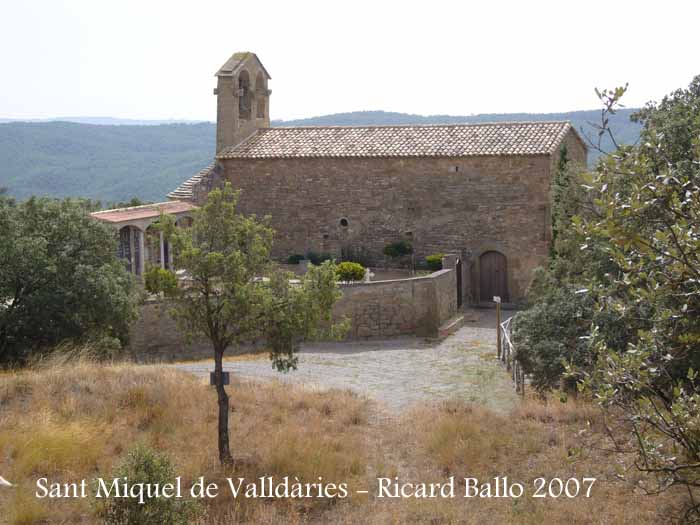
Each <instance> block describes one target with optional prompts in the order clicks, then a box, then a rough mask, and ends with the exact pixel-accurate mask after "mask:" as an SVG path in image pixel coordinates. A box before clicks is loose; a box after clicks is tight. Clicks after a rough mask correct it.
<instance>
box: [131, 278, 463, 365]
mask: <svg viewBox="0 0 700 525" xmlns="http://www.w3.org/2000/svg"><path fill="white" fill-rule="evenodd" d="M456 279H457V278H456V274H455V271H454V269H444V270H440V271H439V272H435V273H432V274H430V275H428V276H425V277H415V278H411V279H398V280H393V281H376V282H370V283H357V284H354V285H350V286H343V288H342V292H343V296H342V297H341V298H340V299H339V300H338V302H337V303H336V305H335V308H334V310H333V315H334V318H335V319H336V320H340V319H343V318H344V317H347V318H349V319H350V320H351V328H350V331H349V333H348V336H347V337H348V339H358V338H369V337H391V336H396V335H417V336H422V337H434V336H436V335H437V333H438V328H439V327H440V326H441V325H442V324H443V323H444V322H445V321H446V320H447V319H449V318H450V317H451V316H453V315H454V313H455V312H456V310H457V280H456ZM246 348H250V346H248V347H246ZM128 353H129V355H130V356H131V357H132V358H134V359H135V360H136V361H139V362H160V361H180V360H189V359H193V360H195V359H209V358H211V355H212V350H211V346H210V344H209V343H208V342H207V341H202V340H200V341H193V342H192V344H190V345H188V344H186V342H185V340H184V338H183V337H182V336H181V335H180V332H179V331H178V330H177V327H176V325H175V322H174V321H173V320H172V318H171V317H170V316H169V315H168V312H167V307H166V306H165V305H164V304H163V303H162V302H161V301H160V300H158V299H152V300H149V301H147V302H146V303H145V304H144V305H143V306H142V307H141V315H140V318H139V319H138V320H137V321H136V322H135V323H134V325H133V326H132V328H131V338H130V342H129V348H128Z"/></svg>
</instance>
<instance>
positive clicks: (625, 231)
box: [579, 76, 700, 519]
mask: <svg viewBox="0 0 700 525" xmlns="http://www.w3.org/2000/svg"><path fill="white" fill-rule="evenodd" d="M637 119H638V120H639V121H640V122H642V123H643V124H644V129H643V131H642V137H641V141H640V144H639V146H637V147H633V148H629V147H627V148H620V150H619V151H618V153H617V154H616V155H615V156H612V157H610V158H607V159H606V160H605V161H604V162H601V163H600V165H599V167H598V169H597V170H596V173H595V177H594V179H593V181H592V189H591V191H592V193H594V195H595V197H596V202H597V205H598V206H599V208H600V209H601V211H602V213H601V214H600V216H599V217H596V218H595V219H592V220H588V221H585V222H583V223H582V224H581V225H580V227H579V228H580V231H581V233H582V234H583V235H586V236H588V237H591V238H597V239H600V240H601V241H600V242H603V243H604V244H605V246H606V248H607V250H606V254H607V256H608V257H609V258H610V259H611V260H612V261H614V263H615V264H616V265H617V266H618V267H619V268H620V275H619V277H618V278H617V279H616V280H615V281H614V282H612V283H609V284H607V286H605V288H604V291H605V300H604V301H600V302H599V304H598V305H597V309H598V310H599V311H606V310H607V311H613V312H615V314H616V315H617V316H618V317H619V318H620V319H621V320H622V322H624V323H625V324H626V325H628V326H630V327H633V328H634V329H635V332H634V337H633V338H632V339H631V340H630V341H629V342H628V345H627V346H626V347H620V346H617V345H614V344H610V343H609V341H607V340H606V338H605V337H602V336H601V334H600V328H599V327H598V326H597V325H596V324H594V327H593V332H592V336H591V347H592V350H593V352H594V355H595V356H596V358H597V366H596V367H595V369H594V370H593V371H591V372H590V374H587V375H586V380H585V382H584V385H585V386H586V387H587V388H588V389H590V390H591V391H592V392H594V393H595V394H596V396H597V398H598V399H599V401H600V402H601V404H602V405H603V406H604V407H606V408H613V409H614V410H613V413H615V414H622V415H623V420H624V424H626V425H630V426H631V428H633V430H634V436H635V438H636V442H637V453H638V464H639V465H640V466H641V468H642V469H644V470H647V471H650V472H653V473H655V474H656V475H657V478H658V481H659V486H660V487H661V488H662V489H663V488H667V487H669V486H672V485H675V484H680V485H685V486H687V487H693V486H698V484H699V483H700V469H699V468H698V467H697V465H700V404H699V401H700V399H699V398H698V381H697V377H696V374H695V372H694V371H695V370H699V369H700V76H699V77H696V78H695V79H694V80H693V82H692V83H691V84H690V86H689V88H688V89H687V90H678V91H676V92H675V93H673V94H671V95H670V96H668V97H665V98H664V99H663V101H662V102H661V103H660V104H659V105H650V106H648V107H647V108H645V109H644V110H643V111H642V112H640V114H639V115H638V117H637ZM595 284H596V285H598V286H602V284H599V283H595ZM689 465H692V467H691V466H689ZM687 516H688V518H692V519H697V518H699V517H700V510H699V507H698V506H697V505H696V504H694V503H693V504H691V505H690V507H689V509H688V514H687Z"/></svg>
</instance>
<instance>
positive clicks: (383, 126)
mask: <svg viewBox="0 0 700 525" xmlns="http://www.w3.org/2000/svg"><path fill="white" fill-rule="evenodd" d="M532 124H569V125H571V121H570V120H508V121H505V120H504V121H489V122H456V123H450V124H376V125H367V126H345V125H338V126H270V127H269V128H259V129H258V130H257V131H270V130H275V129H375V128H377V129H387V128H454V127H476V126H504V125H507V126H513V125H532ZM253 135H255V133H253ZM253 135H251V136H253ZM248 138H250V137H248ZM243 142H245V140H244V141H243Z"/></svg>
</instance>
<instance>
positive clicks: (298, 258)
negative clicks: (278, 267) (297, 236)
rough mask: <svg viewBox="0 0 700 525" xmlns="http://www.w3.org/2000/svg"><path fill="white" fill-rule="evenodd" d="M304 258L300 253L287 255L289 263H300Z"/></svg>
mask: <svg viewBox="0 0 700 525" xmlns="http://www.w3.org/2000/svg"><path fill="white" fill-rule="evenodd" d="M303 259H304V256H303V255H301V254H300V253H295V254H293V255H290V256H289V257H287V264H299V263H300V262H301V261H302V260H303Z"/></svg>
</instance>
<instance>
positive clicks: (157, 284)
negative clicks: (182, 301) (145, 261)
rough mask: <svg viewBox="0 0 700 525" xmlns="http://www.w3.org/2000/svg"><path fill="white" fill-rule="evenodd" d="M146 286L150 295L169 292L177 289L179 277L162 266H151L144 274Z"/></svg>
mask: <svg viewBox="0 0 700 525" xmlns="http://www.w3.org/2000/svg"><path fill="white" fill-rule="evenodd" d="M144 286H145V287H146V290H147V291H148V292H149V293H159V292H168V291H171V290H174V289H175V288H177V276H176V275H175V274H174V273H173V272H171V271H170V270H164V269H163V268H161V267H160V266H151V267H150V268H148V269H147V270H146V273H145V274H144Z"/></svg>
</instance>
